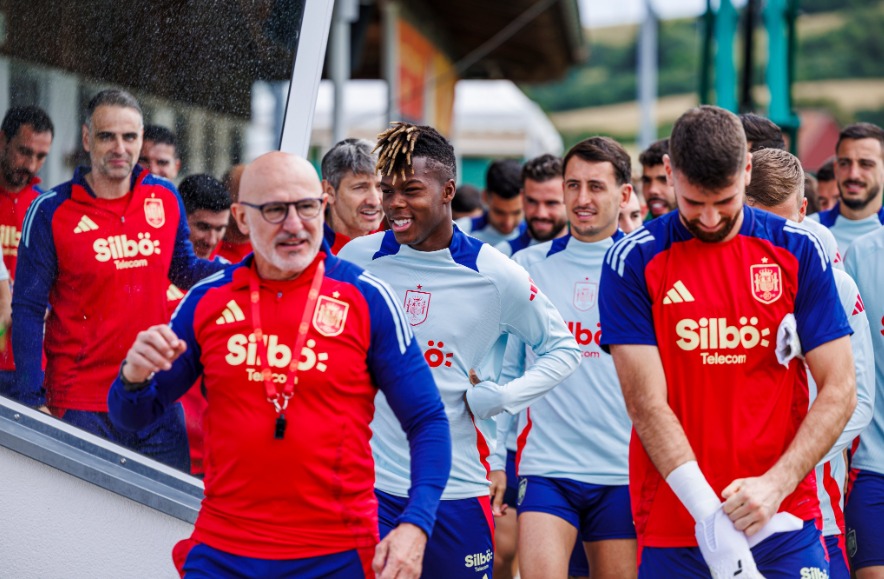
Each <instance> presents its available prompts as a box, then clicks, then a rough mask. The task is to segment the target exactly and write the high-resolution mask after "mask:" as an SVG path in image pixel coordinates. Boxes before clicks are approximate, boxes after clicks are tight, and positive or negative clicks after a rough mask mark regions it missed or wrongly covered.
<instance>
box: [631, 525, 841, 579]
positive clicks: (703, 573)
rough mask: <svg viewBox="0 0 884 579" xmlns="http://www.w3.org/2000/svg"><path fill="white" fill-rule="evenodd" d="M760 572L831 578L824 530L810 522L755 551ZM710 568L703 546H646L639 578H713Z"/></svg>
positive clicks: (771, 576)
mask: <svg viewBox="0 0 884 579" xmlns="http://www.w3.org/2000/svg"><path fill="white" fill-rule="evenodd" d="M752 555H753V557H755V565H756V566H757V567H758V571H759V572H760V573H761V574H762V575H764V576H765V577H766V578H767V579H795V578H796V577H811V578H814V579H817V578H820V579H821V578H824V577H827V576H828V572H829V562H828V560H827V559H826V550H825V548H823V541H822V539H821V535H820V531H819V529H817V528H816V523H815V522H814V521H807V522H805V523H804V527H803V528H802V529H801V530H800V531H792V532H789V533H777V534H776V535H773V536H771V537H769V538H767V539H765V540H764V541H762V542H761V543H759V544H758V545H755V547H754V548H753V549H752ZM711 576H712V575H711V573H710V572H709V567H708V566H707V565H706V562H705V561H704V560H703V555H701V554H700V548H699V547H671V548H661V547H645V548H644V549H642V557H641V564H640V565H639V567H638V577H639V579H656V578H657V577H663V578H669V577H679V578H696V579H709V578H710V577H711Z"/></svg>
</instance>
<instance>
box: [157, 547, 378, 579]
mask: <svg viewBox="0 0 884 579" xmlns="http://www.w3.org/2000/svg"><path fill="white" fill-rule="evenodd" d="M188 543H190V544H188ZM175 551H176V552H175V553H174V557H175V558H176V568H177V569H178V573H179V574H180V575H181V576H182V577H184V578H186V579H217V578H218V577H225V578H228V579H233V578H240V577H241V578H243V579H245V578H249V579H256V578H259V577H260V578H265V577H266V578H267V579H276V578H279V577H297V578H298V579H374V573H373V572H372V570H371V560H372V557H374V548H373V547H372V548H369V549H358V550H356V549H354V550H352V551H344V552H343V553H333V554H331V555H321V556H319V557H308V558H306V559H256V558H254V557H243V556H240V555H232V554H230V553H226V552H224V551H220V550H218V549H215V548H212V547H209V546H208V545H205V544H203V543H197V542H195V541H192V540H190V539H186V540H184V541H181V542H180V543H178V545H176V546H175ZM182 551H185V552H182ZM179 557H180V558H182V559H183V561H180V560H178V558H179ZM182 563H183V565H182Z"/></svg>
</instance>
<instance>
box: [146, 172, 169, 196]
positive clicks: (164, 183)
mask: <svg viewBox="0 0 884 579" xmlns="http://www.w3.org/2000/svg"><path fill="white" fill-rule="evenodd" d="M137 179H138V181H139V185H140V186H141V187H143V188H152V189H154V190H156V189H165V190H166V191H169V192H171V193H174V194H175V195H176V196H177V195H178V189H177V188H176V187H175V184H174V183H172V182H171V181H169V180H168V179H166V178H165V177H160V176H158V175H154V174H153V173H149V172H148V171H147V170H144V171H143V172H142V174H140V175H138V176H137Z"/></svg>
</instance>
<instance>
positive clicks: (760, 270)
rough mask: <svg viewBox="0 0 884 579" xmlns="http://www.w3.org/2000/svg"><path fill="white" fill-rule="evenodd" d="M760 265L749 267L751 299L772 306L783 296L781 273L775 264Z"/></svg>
mask: <svg viewBox="0 0 884 579" xmlns="http://www.w3.org/2000/svg"><path fill="white" fill-rule="evenodd" d="M761 261H762V263H760V264H756V265H753V266H750V267H749V277H750V280H751V284H752V297H754V298H755V299H756V300H758V301H760V302H761V303H763V304H772V303H774V302H775V301H777V300H778V299H780V296H782V295H783V272H782V270H781V269H780V266H779V265H777V264H775V263H774V264H768V263H767V258H766V257H765V258H763V259H762V260H761Z"/></svg>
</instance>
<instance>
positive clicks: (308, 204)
mask: <svg viewBox="0 0 884 579" xmlns="http://www.w3.org/2000/svg"><path fill="white" fill-rule="evenodd" d="M239 203H240V205H245V206H246V207H251V208H252V209H257V210H258V211H260V212H261V217H263V218H264V220H265V221H267V222H268V223H273V224H274V225H276V224H278V223H282V222H283V221H285V220H286V218H287V217H288V216H289V208H290V207H292V206H294V208H295V213H297V215H298V217H300V218H301V219H314V218H315V217H316V216H317V215H319V212H320V211H321V210H322V198H321V197H317V198H316V199H312V198H311V199H298V200H297V201H288V202H283V201H271V202H270V203H261V204H260V205H256V204H255V203H246V202H245V201H240V202H239Z"/></svg>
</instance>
